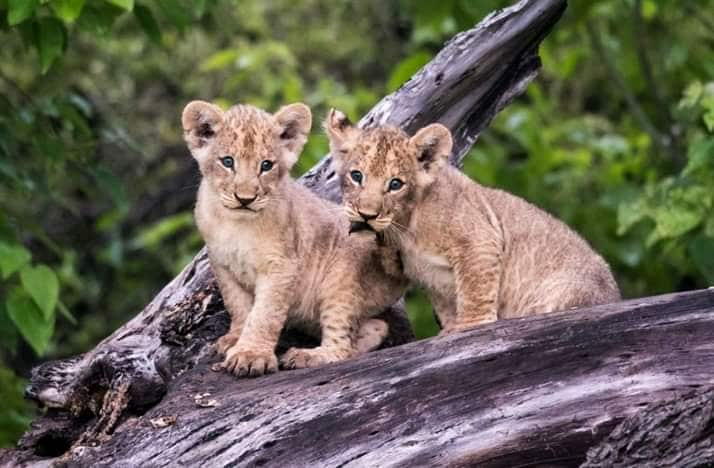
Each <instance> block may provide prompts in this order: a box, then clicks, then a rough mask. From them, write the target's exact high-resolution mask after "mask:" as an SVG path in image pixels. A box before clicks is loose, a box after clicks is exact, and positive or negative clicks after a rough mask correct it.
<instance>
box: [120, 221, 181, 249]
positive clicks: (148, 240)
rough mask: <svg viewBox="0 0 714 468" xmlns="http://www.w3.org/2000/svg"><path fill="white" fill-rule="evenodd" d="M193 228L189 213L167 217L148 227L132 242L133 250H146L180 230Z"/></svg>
mask: <svg viewBox="0 0 714 468" xmlns="http://www.w3.org/2000/svg"><path fill="white" fill-rule="evenodd" d="M191 226H193V214H192V213H191V212H186V213H179V214H176V215H173V216H168V217H166V218H164V219H162V220H161V221H159V222H157V223H155V224H153V225H151V226H148V227H146V228H144V229H142V230H141V231H139V234H138V235H137V236H136V238H135V239H134V240H133V241H132V246H133V247H134V248H147V247H155V246H157V245H159V244H160V243H161V242H162V241H163V240H164V239H166V238H168V237H170V236H172V235H174V234H176V233H177V232H178V231H179V230H180V229H183V228H186V227H191Z"/></svg>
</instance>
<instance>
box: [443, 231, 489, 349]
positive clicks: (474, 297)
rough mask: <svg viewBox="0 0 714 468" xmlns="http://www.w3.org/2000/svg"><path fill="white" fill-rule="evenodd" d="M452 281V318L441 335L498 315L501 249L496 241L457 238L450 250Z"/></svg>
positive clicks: (487, 320) (486, 321) (483, 321)
mask: <svg viewBox="0 0 714 468" xmlns="http://www.w3.org/2000/svg"><path fill="white" fill-rule="evenodd" d="M450 257H451V258H450V262H451V265H452V266H453V271H454V281H455V283H456V318H455V319H454V320H453V321H451V322H448V326H445V327H444V329H442V330H441V333H440V334H442V335H447V334H450V333H454V332H459V331H462V330H466V329H469V328H473V327H475V326H477V325H481V324H484V323H489V322H495V321H496V320H497V319H498V298H499V294H500V288H501V271H502V265H501V249H500V246H498V245H497V244H496V243H487V244H475V243H473V242H469V241H463V242H459V243H458V244H457V247H455V248H454V249H453V250H452V252H451V253H450Z"/></svg>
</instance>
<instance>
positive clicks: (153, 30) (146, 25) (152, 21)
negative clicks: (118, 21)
mask: <svg viewBox="0 0 714 468" xmlns="http://www.w3.org/2000/svg"><path fill="white" fill-rule="evenodd" d="M134 16H135V17H136V21H137V22H138V23H139V26H141V29H143V30H144V32H145V33H146V35H147V36H149V39H151V40H152V42H154V43H156V44H160V43H161V30H160V29H159V24H158V23H157V22H156V18H154V14H153V13H152V12H151V9H150V8H149V7H145V6H144V5H141V4H138V3H137V4H136V6H134Z"/></svg>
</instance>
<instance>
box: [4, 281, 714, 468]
mask: <svg viewBox="0 0 714 468" xmlns="http://www.w3.org/2000/svg"><path fill="white" fill-rule="evenodd" d="M712 343H714V291H712V290H702V291H695V292H690V293H679V294H671V295H667V296H660V297H654V298H648V299H636V300H631V301H627V302H622V303H618V304H611V305H605V306H599V307H594V308H591V309H582V310H578V311H568V312H562V313H556V314H551V315H544V316H534V317H528V318H524V319H513V320H502V321H499V322H497V323H494V324H491V325H487V326H482V327H479V328H477V329H474V330H471V331H469V332H466V333H461V334H458V335H453V336H449V337H444V338H433V339H429V340H424V341H419V342H416V343H410V344H406V345H404V346H400V347H395V348H390V349H385V350H381V351H377V352H374V353H370V354H368V355H365V356H363V357H360V358H358V359H354V360H351V361H347V362H344V363H340V364H337V365H330V366H326V367H323V368H321V369H316V370H301V371H291V372H280V373H278V374H276V375H272V376H268V377H263V378H258V379H243V380H236V379H235V378H233V377H231V376H229V375H227V374H225V373H222V372H212V371H211V370H210V369H209V366H208V363H209V362H210V361H211V357H210V356H205V357H203V358H202V359H201V360H200V362H199V365H197V366H195V367H194V368H192V369H191V370H188V371H187V372H185V373H184V374H182V375H180V376H179V377H178V378H177V379H175V380H174V381H172V382H170V383H169V388H168V393H167V394H166V396H165V397H164V398H163V400H162V401H161V402H160V403H159V404H158V405H156V406H154V407H153V408H151V409H150V410H149V411H148V412H147V413H145V414H143V415H142V416H138V417H134V418H130V419H128V420H127V421H125V422H124V423H123V424H122V425H120V426H119V427H118V428H117V430H116V432H115V433H114V434H113V435H112V437H111V439H109V440H107V441H106V442H104V443H103V444H102V445H100V446H98V447H91V446H88V445H86V446H83V447H82V448H81V449H78V448H77V449H75V450H76V455H74V456H73V457H72V458H69V459H68V460H70V461H71V462H72V463H74V464H77V465H81V466H102V465H115V466H127V467H129V466H132V467H133V466H261V465H269V466H290V467H302V466H355V467H362V466H479V467H515V466H549V467H553V466H555V467H565V466H568V467H569V466H578V465H579V464H581V463H583V462H585V460H586V457H589V460H590V465H587V466H618V463H619V466H632V464H634V463H639V465H640V466H677V467H679V466H706V464H702V463H699V464H694V463H690V464H687V463H683V460H699V461H700V462H701V461H702V460H704V461H706V462H711V458H712V457H711V447H712V441H713V437H714V434H713V433H712V403H711V386H712V384H713V383H714V346H712ZM696 390H698V394H699V395H700V396H695V397H693V398H688V399H685V400H680V399H679V398H680V397H681V396H682V395H687V394H689V393H692V392H694V391H696ZM197 396H200V397H197ZM648 405H653V406H648ZM162 417H164V418H166V417H176V422H175V423H174V424H173V425H170V426H168V427H165V428H155V427H154V426H153V425H152V423H151V421H152V420H154V421H156V420H157V419H159V418H162ZM625 418H630V419H626V420H625V422H624V423H622V422H623V419H625ZM620 423H622V425H620V426H619V427H618V424H620ZM613 429H614V431H613ZM53 434H54V435H53V436H51V437H50V436H48V432H47V431H46V432H44V435H43V437H44V438H45V439H44V440H43V441H40V443H37V441H31V440H29V439H25V440H24V441H23V446H22V447H21V450H20V451H18V452H14V453H12V454H10V455H7V454H6V460H9V459H12V460H13V461H14V462H18V461H21V460H27V459H30V460H32V459H33V458H32V457H37V456H36V455H34V454H33V450H34V451H38V450H44V453H45V454H47V453H52V449H53V448H55V449H56V453H59V452H61V451H62V450H63V449H65V448H66V447H68V446H69V445H70V444H71V443H72V436H73V435H72V434H66V435H65V433H64V432H59V431H55V432H54V433H53ZM633 441H634V443H633ZM592 447H595V448H593V449H591V448H592ZM589 449H591V451H590V453H588V450H589ZM8 457H14V458H8ZM26 457H27V458H26ZM34 459H36V458H34ZM0 460H2V458H0Z"/></svg>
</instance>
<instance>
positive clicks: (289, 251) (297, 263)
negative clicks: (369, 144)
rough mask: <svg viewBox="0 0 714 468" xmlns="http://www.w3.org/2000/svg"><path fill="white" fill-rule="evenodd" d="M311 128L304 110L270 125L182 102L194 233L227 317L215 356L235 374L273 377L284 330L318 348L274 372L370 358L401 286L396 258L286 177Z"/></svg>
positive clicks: (258, 117)
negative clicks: (352, 231)
mask: <svg viewBox="0 0 714 468" xmlns="http://www.w3.org/2000/svg"><path fill="white" fill-rule="evenodd" d="M311 121H312V116H311V113H310V109H309V108H308V107H307V106H305V105H304V104H292V105H289V106H286V107H283V108H282V109H280V110H279V111H278V112H276V113H275V114H272V115H271V114H269V113H267V112H264V111H262V110H260V109H256V108H254V107H251V106H244V105H237V106H234V107H232V108H231V109H229V110H228V111H226V112H223V111H222V110H221V109H220V108H218V107H216V106H214V105H212V104H209V103H207V102H201V101H194V102H191V103H190V104H188V105H187V106H186V108H185V109H184V111H183V116H182V123H183V129H184V137H185V139H186V142H187V144H188V147H189V148H190V150H191V153H192V154H193V157H194V158H195V159H196V161H198V165H199V168H200V171H201V174H202V176H203V178H202V180H201V185H200V187H199V190H198V200H197V202H196V209H195V217H196V223H197V224H198V228H199V230H200V232H201V234H202V236H203V238H204V240H205V242H206V245H207V248H208V254H209V258H210V260H211V266H212V269H213V272H214V274H215V276H216V279H217V281H218V285H219V288H220V290H221V294H222V296H223V300H224V303H225V305H226V308H227V310H228V312H229V313H230V316H231V326H230V330H229V332H228V333H227V334H226V335H225V336H223V337H222V338H221V339H220V340H219V341H218V343H217V349H218V351H219V352H221V353H222V354H224V355H225V360H224V362H223V366H224V368H226V369H228V370H229V371H230V372H233V373H234V374H236V375H240V376H242V375H251V376H255V375H261V374H263V373H266V372H273V371H275V370H277V367H278V360H277V358H276V356H275V347H276V344H277V341H278V337H279V334H280V331H281V329H282V328H283V326H284V325H285V324H286V323H290V324H293V325H298V326H302V327H304V328H306V330H307V331H308V332H311V333H313V334H314V335H315V336H321V345H320V346H319V347H317V348H313V349H297V348H292V349H290V350H288V352H287V353H286V354H285V355H283V357H282V359H281V363H282V365H283V366H284V367H289V368H297V367H311V366H317V365H320V364H324V363H329V362H334V361H339V360H343V359H347V358H349V357H351V356H354V355H356V354H358V353H362V352H366V351H369V350H372V349H375V348H377V347H378V346H379V345H380V344H381V342H382V340H383V338H384V337H385V336H386V335H387V324H386V323H385V322H384V321H382V320H378V319H374V318H372V317H373V316H374V315H376V314H378V313H380V312H381V311H382V310H383V309H385V308H387V307H389V306H390V305H392V304H394V303H395V302H396V301H397V300H398V299H399V297H400V293H401V291H403V289H404V287H405V286H406V279H405V278H404V277H403V275H402V274H401V264H400V263H399V258H398V256H397V255H398V253H397V252H396V250H394V249H391V254H390V252H388V251H386V248H385V247H380V246H379V245H377V242H376V241H375V236H374V235H372V236H369V235H353V236H350V235H349V234H348V230H349V221H348V220H347V218H346V216H344V215H343V214H342V213H343V210H342V209H341V208H340V207H339V206H338V205H335V204H332V203H329V202H327V201H325V200H322V199H321V198H319V197H318V196H317V195H314V194H313V193H312V192H310V191H309V190H308V189H306V188H304V187H302V186H301V185H299V184H297V183H296V182H294V181H293V180H292V179H291V178H290V176H289V171H290V168H291V167H292V166H293V164H294V163H295V162H296V160H297V158H298V155H299V153H300V151H301V150H302V147H303V145H304V144H305V141H306V138H307V134H308V132H309V131H310V125H311Z"/></svg>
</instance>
